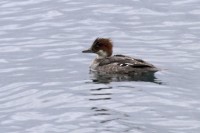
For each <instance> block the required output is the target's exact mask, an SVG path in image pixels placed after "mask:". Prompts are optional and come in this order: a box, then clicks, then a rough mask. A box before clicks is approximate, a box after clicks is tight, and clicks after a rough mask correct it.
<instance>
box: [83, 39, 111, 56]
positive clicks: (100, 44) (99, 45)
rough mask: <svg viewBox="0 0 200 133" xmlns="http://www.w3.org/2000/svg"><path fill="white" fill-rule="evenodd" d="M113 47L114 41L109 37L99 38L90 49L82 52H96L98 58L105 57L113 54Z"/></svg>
mask: <svg viewBox="0 0 200 133" xmlns="http://www.w3.org/2000/svg"><path fill="white" fill-rule="evenodd" d="M112 47H113V45H112V41H111V40H110V39H109V38H97V39H96V40H95V41H94V42H93V44H92V46H91V47H90V48H89V49H87V50H84V51H82V52H83V53H96V54H97V55H98V58H105V57H109V56H111V55H112Z"/></svg>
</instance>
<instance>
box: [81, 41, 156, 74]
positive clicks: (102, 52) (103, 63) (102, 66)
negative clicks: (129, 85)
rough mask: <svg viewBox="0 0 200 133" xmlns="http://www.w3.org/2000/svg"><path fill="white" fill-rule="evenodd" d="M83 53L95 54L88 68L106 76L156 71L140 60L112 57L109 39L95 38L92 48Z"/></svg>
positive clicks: (120, 56) (127, 57) (122, 56)
mask: <svg viewBox="0 0 200 133" xmlns="http://www.w3.org/2000/svg"><path fill="white" fill-rule="evenodd" d="M83 53H96V54H97V55H98V56H97V57H96V59H95V60H94V61H93V63H92V64H91V66H90V70H91V71H95V72H98V73H108V74H131V73H135V72H156V71H158V69H157V68H156V67H155V66H153V65H152V64H150V63H147V62H145V61H143V60H141V59H136V58H133V57H129V56H125V55H114V56H111V55H112V42H111V40H110V39H105V38H97V39H96V40H95V41H94V43H93V45H92V47H91V48H90V49H88V50H85V51H83Z"/></svg>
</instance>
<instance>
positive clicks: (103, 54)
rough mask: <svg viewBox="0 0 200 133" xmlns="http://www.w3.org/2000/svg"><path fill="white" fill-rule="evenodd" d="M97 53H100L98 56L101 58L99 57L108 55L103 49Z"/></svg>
mask: <svg viewBox="0 0 200 133" xmlns="http://www.w3.org/2000/svg"><path fill="white" fill-rule="evenodd" d="M97 54H98V58H99V59H101V58H105V57H107V56H108V54H107V53H106V52H105V51H103V50H99V51H98V52H97Z"/></svg>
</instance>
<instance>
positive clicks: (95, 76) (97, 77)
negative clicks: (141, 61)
mask: <svg viewBox="0 0 200 133" xmlns="http://www.w3.org/2000/svg"><path fill="white" fill-rule="evenodd" d="M90 78H91V79H92V81H93V82H95V83H110V82H120V81H144V82H153V83H157V84H162V82H161V81H159V80H158V79H157V78H156V77H155V73H154V72H140V73H132V74H129V75H124V74H123V75H122V74H100V73H95V72H90Z"/></svg>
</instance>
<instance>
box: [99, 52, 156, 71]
mask: <svg viewBox="0 0 200 133" xmlns="http://www.w3.org/2000/svg"><path fill="white" fill-rule="evenodd" d="M113 63H114V64H115V65H118V66H120V67H131V68H141V69H142V68H155V67H154V66H153V65H152V64H150V63H148V62H146V61H143V60H141V59H137V58H133V57H129V56H124V55H114V56H112V57H108V58H106V59H104V60H102V61H101V62H100V64H99V66H104V65H109V64H113Z"/></svg>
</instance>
